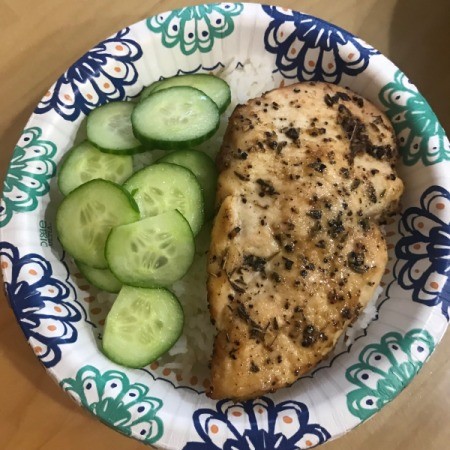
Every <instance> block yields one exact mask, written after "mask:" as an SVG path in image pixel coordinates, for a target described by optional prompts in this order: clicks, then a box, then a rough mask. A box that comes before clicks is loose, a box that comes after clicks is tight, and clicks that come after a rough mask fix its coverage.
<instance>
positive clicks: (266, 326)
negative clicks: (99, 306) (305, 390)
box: [207, 82, 403, 400]
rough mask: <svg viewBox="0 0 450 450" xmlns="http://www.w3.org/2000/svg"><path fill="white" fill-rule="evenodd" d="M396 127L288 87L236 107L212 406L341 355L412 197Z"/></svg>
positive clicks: (224, 157)
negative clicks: (383, 227)
mask: <svg viewBox="0 0 450 450" xmlns="http://www.w3.org/2000/svg"><path fill="white" fill-rule="evenodd" d="M396 160H397V145H396V139H395V135H394V131H393V128H392V126H391V124H390V123H389V121H388V119H387V118H386V117H385V115H384V114H383V113H381V112H380V111H379V110H378V109H377V108H376V107H375V106H374V105H373V104H371V103H370V102H368V101H367V100H365V99H363V98H362V97H360V96H358V95H356V94H355V93H353V92H352V91H350V90H347V89H344V88H341V87H338V86H335V85H331V84H326V83H314V82H310V83H297V84H294V85H290V86H286V87H281V88H278V89H275V90H273V91H270V92H268V93H266V94H264V95H263V96H262V97H260V98H255V99H252V100H250V101H249V102H248V103H247V104H245V105H239V106H238V107H236V109H235V110H234V112H233V114H232V116H231V117H230V120H229V124H228V128H227V131H226V133H225V137H224V141H223V145H222V147H221V150H220V153H219V155H218V159H217V163H218V166H219V170H220V172H221V173H220V176H219V181H218V191H217V207H218V213H217V215H216V217H215V220H214V225H213V231H212V240H211V246H210V251H209V254H208V286H207V287H208V302H209V308H210V313H211V318H212V321H213V323H214V324H215V326H216V328H217V336H216V338H215V343H214V349H213V355H212V360H211V388H210V391H209V395H210V397H212V398H214V399H219V398H232V399H235V400H245V399H249V398H253V397H257V396H260V395H263V394H265V393H267V392H273V391H275V390H276V389H279V388H282V387H285V386H289V385H291V384H292V383H293V382H294V381H296V380H297V379H298V378H299V377H300V376H301V375H302V374H304V373H306V372H308V371H309V370H311V369H312V368H313V367H314V366H316V365H317V364H318V363H319V362H320V361H321V360H323V359H324V358H326V357H327V355H329V353H330V352H331V351H332V350H333V348H334V346H335V344H336V341H337V340H338V338H339V337H340V336H341V335H342V333H343V332H344V331H345V329H346V328H347V326H348V325H349V324H351V323H352V321H354V320H355V319H356V318H357V317H358V314H359V313H360V311H361V310H362V309H363V308H364V307H365V305H366V304H367V303H368V302H369V301H370V299H371V298H372V296H373V295H374V291H375V289H376V287H377V286H378V284H379V282H380V279H381V277H382V275H383V273H384V270H385V266H386V262H387V250H386V244H385V240H384V238H383V235H382V233H381V231H380V228H379V224H381V223H382V222H383V221H384V220H385V219H386V217H387V216H390V215H393V214H395V213H396V210H397V207H398V202H399V198H400V196H401V194H402V191H403V184H402V181H401V180H400V179H399V178H398V176H397V174H396V170H395V164H396Z"/></svg>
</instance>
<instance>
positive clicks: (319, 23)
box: [262, 5, 378, 83]
mask: <svg viewBox="0 0 450 450" xmlns="http://www.w3.org/2000/svg"><path fill="white" fill-rule="evenodd" d="M262 8H263V10H264V12H265V13H266V14H268V15H269V16H270V17H272V18H273V20H272V21H271V22H270V24H269V27H268V28H267V30H266V32H265V35H264V45H265V47H266V50H267V51H269V52H271V53H274V54H275V55H276V66H277V68H278V70H279V71H280V72H281V73H282V75H283V76H285V77H286V78H297V79H298V80H306V81H312V80H314V81H327V82H331V83H339V81H340V80H341V78H342V75H344V74H346V75H351V76H355V75H357V74H359V73H361V72H362V71H364V70H365V69H366V67H367V65H368V64H369V60H370V58H371V56H373V55H376V54H377V53H378V51H377V50H375V49H374V48H373V47H371V46H369V45H367V44H366V43H365V42H363V41H362V40H361V39H358V38H356V37H355V36H353V35H352V34H350V33H348V32H347V31H344V30H342V29H341V28H338V27H336V26H334V25H331V24H329V23H328V22H325V21H324V20H321V19H318V18H316V17H312V16H309V15H308V14H304V13H300V12H296V11H290V10H284V9H281V8H279V7H276V6H267V5H264V6H262Z"/></svg>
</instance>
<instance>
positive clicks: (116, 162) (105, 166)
mask: <svg viewBox="0 0 450 450" xmlns="http://www.w3.org/2000/svg"><path fill="white" fill-rule="evenodd" d="M132 173H133V158H132V157H131V156H119V155H111V154H107V153H103V152H101V151H100V150H99V149H98V148H97V147H94V146H93V145H92V144H91V143H90V142H88V141H84V142H81V143H80V144H78V145H76V146H75V147H73V148H72V149H71V150H69V152H68V153H67V156H66V158H65V159H64V162H63V164H62V165H61V167H60V169H59V174H58V186H59V189H60V191H61V192H62V193H63V194H64V195H67V194H69V192H72V191H73V190H74V189H75V188H77V187H78V186H81V185H82V184H84V183H86V182H88V181H91V180H94V179H95V178H103V179H104V180H109V181H113V182H115V183H118V184H122V183H123V182H124V181H125V180H126V179H127V178H129V177H130V176H131V175H132Z"/></svg>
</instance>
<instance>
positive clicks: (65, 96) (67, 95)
mask: <svg viewBox="0 0 450 450" xmlns="http://www.w3.org/2000/svg"><path fill="white" fill-rule="evenodd" d="M64 98H65V99H66V100H71V99H72V97H71V96H70V95H69V94H64Z"/></svg>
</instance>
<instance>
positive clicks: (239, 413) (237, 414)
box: [231, 411, 242, 417]
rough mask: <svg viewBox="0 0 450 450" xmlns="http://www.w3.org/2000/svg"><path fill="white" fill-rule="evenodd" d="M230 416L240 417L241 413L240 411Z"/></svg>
mask: <svg viewBox="0 0 450 450" xmlns="http://www.w3.org/2000/svg"><path fill="white" fill-rule="evenodd" d="M231 414H233V416H234V417H241V416H242V413H241V412H240V411H233V412H232V413H231Z"/></svg>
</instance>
